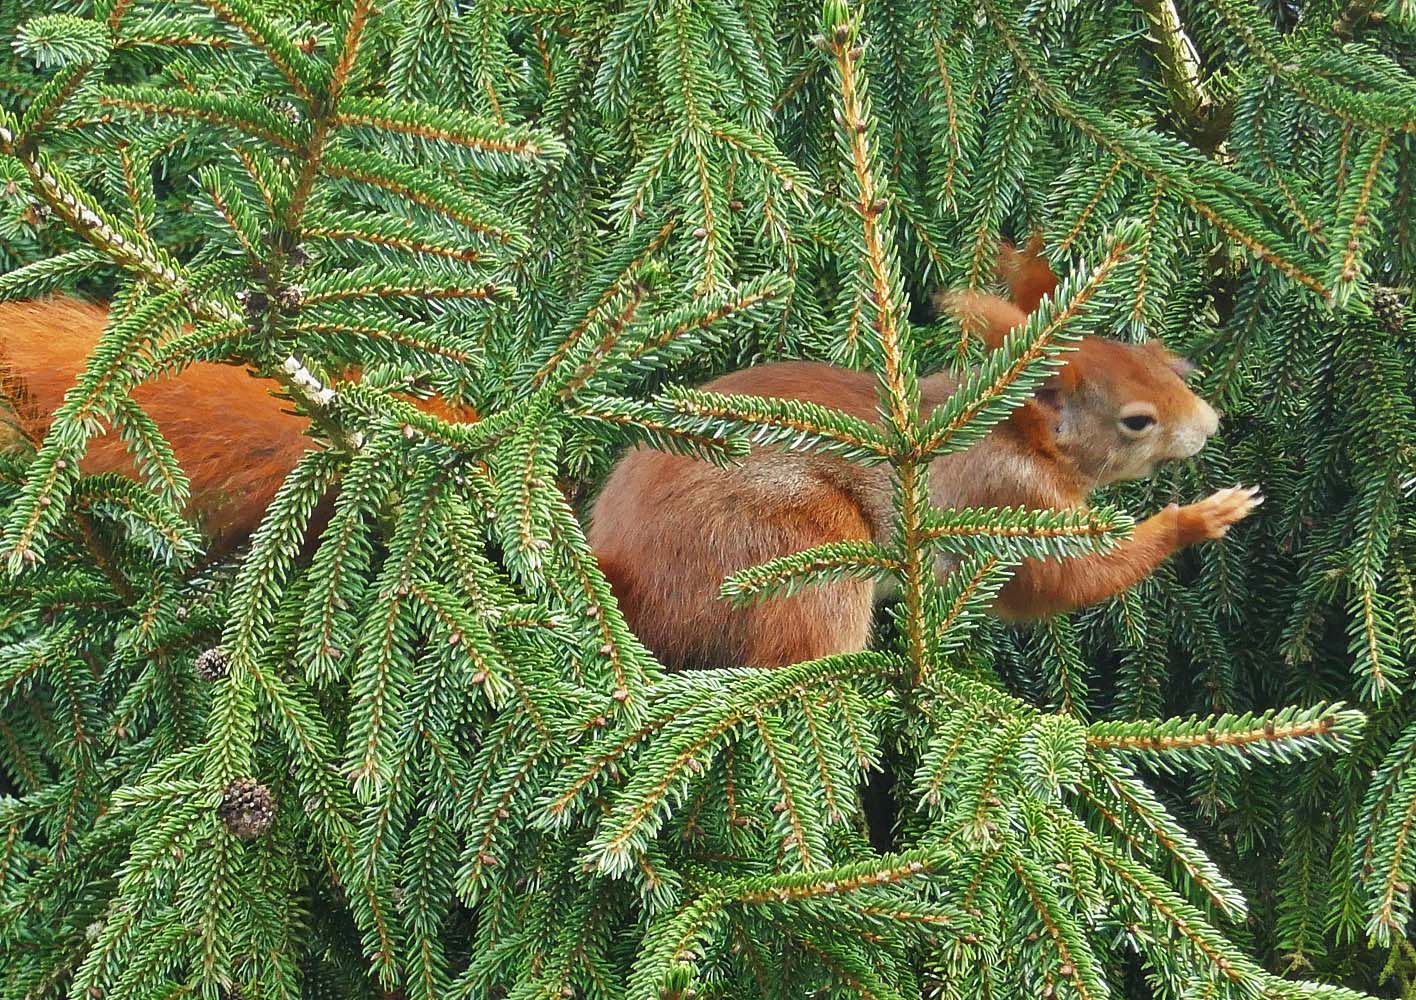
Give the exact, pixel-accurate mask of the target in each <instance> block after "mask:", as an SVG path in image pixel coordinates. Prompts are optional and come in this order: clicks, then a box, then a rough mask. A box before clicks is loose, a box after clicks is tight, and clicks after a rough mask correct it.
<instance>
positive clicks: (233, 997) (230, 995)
mask: <svg viewBox="0 0 1416 1000" xmlns="http://www.w3.org/2000/svg"><path fill="white" fill-rule="evenodd" d="M217 993H218V995H220V997H221V1000H246V991H245V990H244V989H242V988H241V984H240V983H228V984H226V985H225V986H222V987H221V988H220V989H219V990H217Z"/></svg>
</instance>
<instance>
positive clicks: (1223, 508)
mask: <svg viewBox="0 0 1416 1000" xmlns="http://www.w3.org/2000/svg"><path fill="white" fill-rule="evenodd" d="M1263 502H1264V498H1263V495H1262V494H1261V493H1259V488H1258V487H1257V486H1231V487H1230V488H1229V489H1227V490H1219V491H1218V492H1216V493H1212V494H1210V495H1209V496H1207V497H1205V498H1204V499H1203V500H1201V501H1199V502H1198V503H1192V504H1186V505H1185V506H1184V507H1181V508H1180V511H1179V514H1180V532H1181V534H1182V535H1183V536H1184V537H1185V538H1186V540H1187V541H1191V542H1200V541H1205V540H1207V539H1217V538H1223V537H1224V535H1225V533H1226V532H1227V531H1228V530H1229V526H1230V525H1232V524H1236V523H1237V522H1239V521H1242V520H1244V518H1246V517H1248V516H1249V515H1250V514H1252V513H1253V511H1254V508H1255V507H1257V506H1258V505H1259V504H1261V503H1263Z"/></svg>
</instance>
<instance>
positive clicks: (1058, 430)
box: [589, 294, 1262, 667]
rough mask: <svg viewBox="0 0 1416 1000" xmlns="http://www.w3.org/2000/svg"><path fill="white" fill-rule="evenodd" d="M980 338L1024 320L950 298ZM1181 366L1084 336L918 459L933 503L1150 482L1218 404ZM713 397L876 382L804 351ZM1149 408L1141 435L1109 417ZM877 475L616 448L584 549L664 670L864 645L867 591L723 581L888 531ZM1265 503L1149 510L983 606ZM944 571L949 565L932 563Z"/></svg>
mask: <svg viewBox="0 0 1416 1000" xmlns="http://www.w3.org/2000/svg"><path fill="white" fill-rule="evenodd" d="M947 302H948V304H949V305H950V307H951V308H954V309H956V310H958V312H959V313H960V314H961V318H963V319H964V320H965V322H966V323H970V324H972V325H973V328H974V329H975V330H976V331H977V332H978V333H979V335H980V336H982V337H983V339H984V340H985V342H987V343H988V344H990V345H991V346H995V347H996V346H997V344H998V343H1000V342H1001V341H1002V338H1003V336H1004V335H1005V334H1006V333H1007V331H1008V329H1009V328H1011V327H1013V326H1015V325H1017V324H1018V323H1020V322H1022V321H1023V320H1024V319H1025V318H1026V317H1025V314H1024V313H1023V311H1022V310H1021V309H1019V308H1018V307H1017V306H1015V305H1013V304H1010V303H1007V302H1004V301H1002V300H999V299H996V298H993V297H990V296H982V295H978V294H966V295H957V296H953V297H951V298H949V299H948V300H947ZM1185 370H1186V368H1185V363H1184V362H1183V361H1182V359H1179V358H1176V357H1175V356H1174V355H1172V354H1170V353H1169V352H1168V351H1166V350H1165V349H1164V348H1163V347H1161V346H1160V345H1159V344H1155V343H1152V344H1146V345H1140V346H1137V345H1131V344H1123V343H1119V342H1116V341H1110V340H1104V339H1100V338H1086V339H1084V340H1083V341H1082V342H1081V344H1080V345H1079V346H1078V348H1077V350H1076V351H1075V352H1073V353H1071V354H1070V355H1068V363H1067V364H1066V366H1065V367H1064V368H1063V369H1061V370H1060V371H1059V373H1058V375H1057V376H1056V377H1055V378H1054V379H1053V380H1052V382H1051V385H1050V389H1049V391H1048V392H1047V393H1043V394H1040V396H1039V398H1038V399H1036V400H1032V401H1029V402H1028V403H1026V404H1024V405H1023V406H1022V407H1021V408H1020V409H1018V410H1017V411H1015V412H1014V414H1013V415H1012V416H1011V417H1010V418H1009V419H1008V420H1007V421H1005V422H1004V423H1002V424H1000V425H998V426H997V427H996V428H995V429H994V430H993V431H992V432H991V433H990V434H989V435H988V436H987V437H985V438H984V439H983V440H982V441H981V442H979V443H978V444H976V445H974V446H973V447H972V448H970V449H968V450H967V451H964V452H961V453H955V454H951V455H946V456H943V457H941V458H939V459H936V460H935V461H934V462H933V463H931V465H930V468H929V485H930V494H931V497H932V499H933V501H934V503H936V504H937V505H939V506H941V507H945V508H949V507H971V506H976V507H993V506H1004V505H1011V506H1022V507H1027V508H1032V509H1064V508H1076V507H1083V506H1085V503H1086V499H1087V496H1088V495H1089V494H1090V493H1091V492H1092V491H1093V490H1094V489H1096V488H1097V487H1099V486H1102V485H1105V484H1107V483H1111V482H1116V481H1119V480H1123V479H1134V478H1140V477H1143V476H1147V475H1149V474H1150V473H1151V471H1152V470H1153V468H1154V466H1155V465H1156V464H1157V463H1158V462H1160V461H1164V460H1167V459H1175V458H1183V457H1187V456H1189V455H1192V454H1194V453H1195V452H1196V451H1198V450H1199V448H1200V447H1201V446H1202V445H1203V444H1204V441H1205V440H1206V439H1207V438H1208V437H1209V436H1210V435H1211V434H1212V433H1213V432H1214V430H1215V428H1216V426H1217V418H1216V416H1215V414H1214V411H1213V410H1212V409H1211V408H1210V407H1209V406H1208V405H1206V404H1205V403H1204V401H1203V400H1201V399H1199V398H1198V397H1196V396H1195V395H1194V394H1193V393H1192V392H1191V391H1190V390H1189V389H1188V388H1187V387H1186V386H1185V384H1184V382H1183V381H1182V380H1181V376H1182V374H1183V373H1184V372H1185ZM954 387H955V386H954V382H953V380H952V379H951V378H950V377H949V376H948V375H946V374H938V375H933V376H930V377H928V378H925V379H923V380H922V381H921V384H920V388H921V397H922V405H923V407H924V409H925V411H926V412H928V411H929V410H932V409H933V408H934V407H935V406H937V405H939V404H940V403H941V402H943V401H944V400H945V399H947V398H948V396H949V395H950V394H951V393H952V392H953V391H954ZM705 388H706V389H709V390H712V391H716V392H724V393H745V394H753V395H761V396H769V397H777V398H787V399H801V400H807V401H810V402H815V403H820V404H823V405H826V406H831V407H835V408H837V409H840V410H844V411H846V412H847V413H851V414H853V415H855V416H858V417H861V418H864V419H868V420H878V419H879V417H878V402H877V397H876V385H875V379H874V377H873V376H871V375H870V374H867V373H863V372H856V371H849V370H846V369H842V368H837V367H834V366H831V365H825V364H817V363H812V362H800V361H796V362H783V363H780V364H772V365H760V366H757V367H754V368H749V369H746V370H744V371H739V372H735V373H733V374H731V375H727V376H724V377H723V378H720V379H717V380H715V381H713V382H710V383H708V385H706V386H705ZM1142 412H1143V413H1145V414H1147V415H1149V416H1151V417H1153V418H1154V420H1155V423H1154V425H1153V426H1152V427H1151V428H1149V429H1148V430H1147V431H1146V432H1144V433H1142V434H1135V433H1131V432H1128V431H1127V430H1126V429H1125V428H1124V427H1123V426H1122V425H1121V424H1120V422H1119V421H1120V418H1121V417H1122V416H1125V415H1132V414H1135V413H1142ZM888 476H889V474H888V472H887V471H886V470H884V469H880V468H865V467H861V466H858V465H853V464H850V463H848V462H845V461H843V460H839V459H832V458H827V457H822V456H819V455H806V454H801V453H793V452H783V451H781V450H780V449H773V448H758V449H755V450H754V451H753V452H752V453H751V454H750V455H749V456H748V458H747V459H746V460H745V461H743V462H742V463H741V464H739V465H736V466H733V467H731V468H726V469H725V468H720V467H717V466H713V465H710V464H708V463H706V462H700V461H696V460H694V459H689V458H683V457H679V456H672V455H667V454H664V453H662V452H658V451H654V450H652V449H650V448H636V449H633V450H632V451H630V452H629V453H628V454H627V455H625V457H624V458H623V459H621V461H620V462H619V464H618V465H617V466H616V467H615V469H614V471H613V472H612V473H611V474H610V477H609V479H608V480H607V482H606V483H605V486H604V489H603V490H602V491H601V493H600V495H599V497H598V498H597V499H596V501H595V505H594V508H593V511H592V514H591V518H590V522H591V523H590V531H589V537H590V542H591V545H592V546H593V547H594V549H595V551H596V553H597V555H598V556H599V558H600V559H601V562H602V565H603V566H604V567H605V571H606V573H607V575H608V576H609V578H610V581H611V585H612V586H613V587H614V589H615V593H616V595H617V597H618V598H619V601H620V604H621V607H622V608H623V610H624V613H625V616H626V618H627V620H628V621H629V624H630V627H631V628H632V629H634V631H635V633H636V634H637V635H638V636H639V637H640V638H641V639H642V640H643V641H644V642H645V644H646V645H647V646H648V647H649V648H650V649H652V650H653V651H654V652H655V653H656V655H658V656H659V657H660V658H661V659H663V660H664V662H665V663H667V664H669V665H670V666H675V667H690V666H719V665H729V664H745V665H751V666H760V667H772V666H778V665H781V664H784V663H791V662H796V661H800V660H804V659H810V658H814V657H818V656H823V655H827V654H830V653H840V652H850V651H855V650H860V649H864V648H865V646H866V644H867V643H868V641H869V630H870V620H871V606H872V604H873V602H874V599H875V598H876V597H877V596H879V595H878V594H876V593H873V592H872V588H871V587H870V585H868V584H865V583H862V582H859V581H840V582H833V583H828V584H824V585H820V586H815V587H812V588H809V589H807V590H805V591H803V592H801V593H798V594H795V595H793V596H791V597H789V598H777V599H772V600H768V601H765V602H762V603H760V604H757V605H753V606H751V607H748V608H737V607H734V606H732V605H730V604H729V603H728V602H726V601H724V600H722V599H721V598H719V597H718V588H719V585H720V584H721V582H722V580H723V579H724V578H725V577H726V576H728V575H730V574H732V573H734V572H737V571H739V570H742V569H745V568H747V567H748V566H751V565H754V564H756V563H760V562H763V561H765V560H767V559H770V558H773V557H776V556H781V555H786V554H789V553H791V552H796V551H800V550H802V549H806V548H809V547H812V546H815V545H821V544H825V543H828V542H833V541H840V540H843V539H861V540H864V539H870V538H874V539H875V540H877V541H884V540H886V539H887V538H889V537H890V535H891V534H892V532H893V530H894V517H895V512H894V508H893V504H892V503H891V495H890V482H889V478H888ZM1261 500H1262V498H1259V497H1257V496H1256V494H1255V493H1254V491H1251V490H1244V489H1238V488H1236V489H1233V490H1223V491H1220V492H1219V493H1216V494H1215V495H1214V496H1212V497H1210V498H1208V499H1206V500H1203V501H1201V502H1199V503H1196V504H1190V505H1189V506H1187V507H1183V508H1181V507H1174V506H1171V507H1168V508H1166V509H1165V510H1163V511H1161V512H1160V513H1158V514H1155V515H1153V516H1152V517H1149V518H1147V519H1146V520H1145V521H1143V522H1142V523H1141V524H1140V525H1138V526H1137V529H1136V531H1135V533H1134V535H1133V537H1132V538H1130V539H1129V540H1128V541H1126V542H1125V543H1123V544H1122V545H1120V546H1119V547H1118V548H1117V549H1115V550H1114V551H1112V552H1110V553H1108V554H1106V555H1101V556H1091V557H1084V558H1079V559H1072V560H1066V561H1057V560H1028V561H1026V562H1024V563H1023V565H1022V566H1021V567H1020V568H1019V569H1018V570H1017V572H1016V573H1015V574H1014V576H1013V578H1012V579H1011V581H1010V582H1009V583H1008V584H1007V585H1006V586H1005V587H1004V589H1003V591H1002V592H1001V594H1000V596H999V599H998V603H997V607H996V609H995V610H996V612H997V613H998V614H999V615H1001V616H1003V617H1005V618H1009V619H1030V618H1037V617H1042V616H1045V615H1048V614H1052V613H1055V612H1059V611H1066V610H1069V609H1073V608H1078V607H1082V606H1084V605H1087V604H1092V603H1095V602H1097V601H1100V600H1104V599H1106V598H1108V597H1111V596H1114V595H1115V594H1118V593H1120V592H1121V591H1123V590H1125V589H1126V588H1127V587H1130V586H1132V585H1133V584H1135V583H1137V582H1139V581H1140V580H1142V579H1144V578H1145V577H1146V576H1147V575H1149V574H1150V573H1151V572H1152V571H1154V570H1155V569H1156V567H1158V566H1159V565H1160V564H1161V562H1163V561H1164V560H1165V559H1166V558H1168V557H1169V556H1170V555H1171V554H1172V553H1173V552H1175V551H1176V550H1177V549H1179V548H1181V547H1182V546H1185V545H1189V544H1192V543H1194V542H1197V541H1201V540H1203V539H1210V538H1219V537H1222V536H1223V535H1224V533H1225V531H1226V530H1227V529H1228V527H1229V525H1231V524H1233V523H1234V522H1235V521H1238V520H1240V519H1241V518H1243V517H1245V516H1247V514H1248V513H1249V511H1250V510H1252V508H1253V507H1254V506H1255V505H1256V504H1257V503H1259V502H1261ZM939 569H940V571H941V572H947V571H948V569H949V567H948V566H947V565H941V566H940V567H939Z"/></svg>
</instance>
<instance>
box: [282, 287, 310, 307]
mask: <svg viewBox="0 0 1416 1000" xmlns="http://www.w3.org/2000/svg"><path fill="white" fill-rule="evenodd" d="M304 301H305V290H304V289H303V288H301V287H300V286H299V285H281V286H280V287H279V288H278V289H276V292H275V302H276V305H278V306H280V308H281V309H283V310H285V311H286V312H294V311H295V310H296V309H299V308H300V303H301V302H304Z"/></svg>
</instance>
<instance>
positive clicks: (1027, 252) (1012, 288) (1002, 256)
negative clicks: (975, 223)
mask: <svg viewBox="0 0 1416 1000" xmlns="http://www.w3.org/2000/svg"><path fill="white" fill-rule="evenodd" d="M998 277H999V278H1001V279H1002V281H1003V283H1004V284H1005V285H1006V286H1007V287H1008V298H1010V299H1011V300H1012V301H1013V303H1014V304H1015V305H1017V307H1018V308H1019V309H1021V310H1022V311H1023V312H1025V313H1030V312H1032V311H1033V310H1034V309H1036V308H1037V307H1038V304H1039V303H1040V302H1042V300H1043V299H1044V298H1045V297H1046V296H1048V295H1051V294H1052V293H1053V292H1054V291H1056V289H1057V275H1055V274H1053V273H1052V266H1051V265H1050V264H1048V263H1047V258H1046V257H1044V256H1043V255H1042V234H1041V233H1034V234H1033V235H1032V237H1031V238H1030V239H1029V240H1028V242H1027V244H1026V245H1025V246H1024V247H1023V249H1021V250H1017V249H1015V248H1014V247H1012V246H1011V245H1009V244H1007V243H1004V244H1002V245H1001V246H1000V247H999V248H998Z"/></svg>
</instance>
